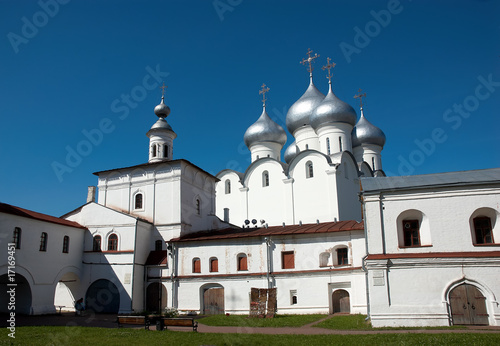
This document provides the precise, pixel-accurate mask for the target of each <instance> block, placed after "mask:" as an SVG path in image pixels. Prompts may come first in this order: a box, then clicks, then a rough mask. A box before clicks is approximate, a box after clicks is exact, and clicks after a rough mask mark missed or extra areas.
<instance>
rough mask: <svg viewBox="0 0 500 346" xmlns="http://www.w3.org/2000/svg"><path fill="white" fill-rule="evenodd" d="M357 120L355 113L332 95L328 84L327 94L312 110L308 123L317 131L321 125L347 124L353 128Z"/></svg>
mask: <svg viewBox="0 0 500 346" xmlns="http://www.w3.org/2000/svg"><path fill="white" fill-rule="evenodd" d="M357 118H358V116H357V114H356V111H355V110H354V109H353V108H352V107H351V106H350V105H349V104H347V103H345V102H344V101H342V100H340V99H339V98H338V97H337V96H336V95H335V94H334V93H333V91H332V85H331V84H330V88H329V90H328V94H327V95H326V97H325V98H324V99H323V101H321V103H320V104H319V105H318V106H317V107H316V108H315V109H314V111H313V112H312V114H311V117H310V121H311V126H312V127H313V129H315V130H317V129H318V128H319V127H321V126H322V125H324V124H329V123H347V124H351V125H352V126H354V125H355V124H356V119H357Z"/></svg>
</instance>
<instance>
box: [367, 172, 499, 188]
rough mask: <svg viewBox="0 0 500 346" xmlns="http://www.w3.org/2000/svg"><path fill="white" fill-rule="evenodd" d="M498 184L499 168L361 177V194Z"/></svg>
mask: <svg viewBox="0 0 500 346" xmlns="http://www.w3.org/2000/svg"><path fill="white" fill-rule="evenodd" d="M486 184H500V168H491V169H482V170H474V171H461V172H448V173H435V174H424V175H411V176H402V177H375V178H371V177H370V178H361V185H362V187H363V194H366V193H370V192H378V191H386V190H393V191H395V190H402V189H421V188H426V187H451V186H461V185H486Z"/></svg>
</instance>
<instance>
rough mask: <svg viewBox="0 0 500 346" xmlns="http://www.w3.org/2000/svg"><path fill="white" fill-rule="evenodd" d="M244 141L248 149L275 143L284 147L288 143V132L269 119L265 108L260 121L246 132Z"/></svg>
mask: <svg viewBox="0 0 500 346" xmlns="http://www.w3.org/2000/svg"><path fill="white" fill-rule="evenodd" d="M243 140H244V141H245V144H246V146H247V147H248V148H250V147H251V146H252V145H254V144H255V143H262V142H274V143H278V144H280V145H281V146H283V145H285V143H286V132H285V130H284V129H283V128H282V127H281V126H280V125H278V124H276V123H275V122H274V121H273V120H272V119H271V118H269V115H267V112H266V108H264V109H263V110H262V114H261V115H260V117H259V119H257V121H256V122H255V123H253V124H252V125H250V127H249V128H248V129H247V130H246V132H245V135H244V136H243Z"/></svg>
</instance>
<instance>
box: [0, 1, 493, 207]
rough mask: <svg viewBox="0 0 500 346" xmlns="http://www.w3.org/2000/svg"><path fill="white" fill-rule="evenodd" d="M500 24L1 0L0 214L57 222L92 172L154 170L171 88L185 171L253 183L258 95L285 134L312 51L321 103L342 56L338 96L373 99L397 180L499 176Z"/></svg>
mask: <svg viewBox="0 0 500 346" xmlns="http://www.w3.org/2000/svg"><path fill="white" fill-rule="evenodd" d="M498 18H500V2H498V1H487V0H482V1H481V0H476V1H474V0H461V1H408V0H401V1H399V2H398V1H362V0H361V1H305V0H304V1H290V0H288V1H257V0H252V1H250V0H217V1H212V0H204V1H124V0H120V1H92V0H86V1H82V0H72V1H68V0H59V1H56V0H41V1H0V28H1V31H0V33H1V35H2V36H1V39H0V54H1V57H2V60H1V62H2V63H1V64H0V76H1V78H0V90H1V102H0V115H1V119H2V126H1V127H0V141H1V142H0V143H1V144H0V157H1V159H2V160H1V162H2V163H1V165H2V169H1V171H0V181H1V183H0V201H2V202H5V203H10V204H14V205H18V206H21V207H24V208H27V209H32V210H35V211H39V212H43V213H48V214H51V215H56V216H59V215H62V214H64V213H66V212H68V211H70V210H73V209H74V208H77V207H78V206H80V205H82V204H84V203H85V200H86V193H87V186H89V185H96V184H97V177H96V176H94V175H93V174H92V173H93V172H96V171H101V170H107V169H112V168H119V167H126V166H130V165H136V164H140V163H144V162H147V159H148V143H149V142H148V138H147V137H146V132H147V131H148V130H149V128H150V127H151V125H152V124H153V123H154V122H155V121H156V119H157V117H156V116H155V115H154V113H153V108H154V107H155V105H157V104H158V103H159V101H160V97H161V91H160V89H159V86H160V83H158V82H159V81H163V80H164V81H165V83H166V85H168V89H167V92H166V103H167V104H168V105H169V106H170V108H171V110H172V111H171V114H170V116H169V117H168V118H167V120H168V122H169V123H170V124H171V125H172V127H173V128H174V130H175V132H176V133H177V135H178V137H177V139H176V140H175V141H174V156H175V158H185V159H187V160H189V161H191V162H192V163H194V164H196V165H198V166H199V167H201V168H203V169H205V170H206V171H208V172H210V173H212V174H216V173H217V172H219V171H220V170H222V169H225V168H232V169H236V170H240V171H244V170H245V169H246V167H247V166H248V164H249V162H250V152H249V151H248V149H247V148H246V147H245V146H244V144H243V134H244V133H245V130H246V129H247V127H248V126H250V125H251V124H252V123H253V122H254V121H256V120H257V118H258V117H259V115H260V113H261V106H262V104H261V101H260V96H259V94H258V91H259V88H260V86H261V85H262V83H266V85H267V86H269V87H270V89H271V90H270V92H269V93H268V94H267V98H268V101H267V109H268V113H269V114H270V116H271V117H272V118H274V119H275V121H276V122H278V123H279V124H281V125H282V126H283V127H285V125H284V124H285V116H286V112H287V110H288V108H289V107H290V106H291V105H292V104H293V103H294V102H295V101H296V100H297V99H298V98H299V97H300V96H301V95H302V93H303V92H304V91H305V89H306V88H307V85H308V73H307V71H306V69H305V67H304V66H302V65H301V64H299V61H300V60H302V59H303V58H304V57H306V54H305V53H306V51H307V49H308V48H311V49H312V50H313V51H314V52H315V53H318V54H319V55H320V58H319V59H317V60H316V64H315V70H314V81H315V84H316V86H317V87H318V88H319V89H320V90H321V91H323V92H324V93H326V92H327V79H326V78H325V74H324V72H323V71H322V70H321V66H323V65H325V64H326V58H327V57H330V58H332V60H333V61H334V62H335V63H336V64H337V66H336V67H335V69H334V70H333V74H334V78H333V85H334V92H335V93H336V94H337V96H338V97H339V98H341V99H342V100H344V101H346V102H348V103H350V104H351V105H352V106H353V107H355V109H358V103H357V101H356V100H355V99H354V98H353V96H354V95H355V94H356V92H357V90H358V89H359V88H362V89H363V91H364V92H366V93H367V95H368V96H367V98H366V102H365V108H364V109H365V115H366V117H367V118H368V119H369V120H370V121H371V122H372V123H373V124H375V125H376V126H379V127H380V128H382V129H383V131H384V132H385V134H386V137H387V142H386V145H385V148H384V150H383V152H382V155H383V156H382V158H383V168H384V170H385V171H386V172H387V173H388V174H389V175H408V174H425V173H436V172H446V171H457V170H469V169H483V168H493V167H498V166H499V159H500V155H499V150H498V144H499V140H498V138H499V136H498V129H499V125H500V121H499V111H498V109H499V108H500V107H499V106H500V102H499V99H500V47H499V42H500V40H499V39H500V22H499V19H498ZM96 129H98V130H96ZM88 136H90V137H91V138H92V141H90V140H89V139H88V138H87V137H88ZM292 141H293V139H292V137H291V135H289V136H288V142H287V144H286V145H285V148H286V147H287V146H288V145H289V144H290V143H291V142H292ZM89 143H90V145H88V144H89ZM285 148H284V149H285ZM78 150H79V152H80V153H81V155H79V159H78V158H75V157H74V156H71V155H70V156H71V157H70V159H68V158H67V156H68V152H71V151H75V152H77V153H78ZM68 160H69V161H68ZM54 167H57V168H58V170H59V173H56V171H55V169H54ZM62 167H65V168H62Z"/></svg>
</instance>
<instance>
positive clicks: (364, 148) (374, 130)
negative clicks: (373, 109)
mask: <svg viewBox="0 0 500 346" xmlns="http://www.w3.org/2000/svg"><path fill="white" fill-rule="evenodd" d="M359 91H361V89H360V90H359ZM365 96H366V93H364V94H361V93H360V94H359V95H356V96H355V97H359V98H360V100H361V101H360V109H361V117H360V118H359V120H358V123H357V124H356V126H354V128H353V130H352V146H353V154H354V157H355V158H356V161H357V162H358V163H361V162H363V161H364V162H366V163H368V165H370V167H371V168H372V170H373V171H377V170H382V154H381V152H382V149H383V148H384V145H385V134H384V132H383V131H382V130H381V129H379V128H378V127H376V126H375V125H373V124H372V123H371V122H369V121H368V120H367V119H366V118H365V116H364V114H363V101H362V98H363V97H365Z"/></svg>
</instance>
